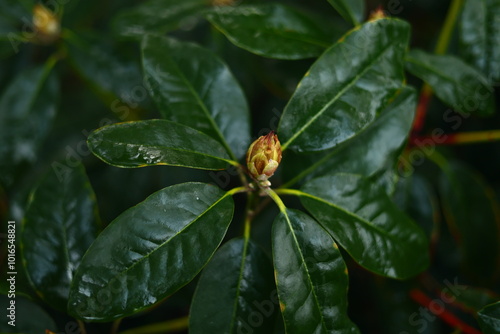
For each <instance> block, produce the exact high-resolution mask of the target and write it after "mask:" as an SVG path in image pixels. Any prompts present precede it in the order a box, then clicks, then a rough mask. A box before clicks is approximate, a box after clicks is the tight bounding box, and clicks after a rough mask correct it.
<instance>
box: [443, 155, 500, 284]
mask: <svg viewBox="0 0 500 334" xmlns="http://www.w3.org/2000/svg"><path fill="white" fill-rule="evenodd" d="M440 167H441V169H442V171H443V174H442V176H441V178H440V182H439V189H440V195H441V200H442V203H443V211H444V216H445V219H446V222H447V223H448V226H449V228H450V231H451V233H452V234H453V235H454V237H455V239H456V240H457V242H458V245H459V246H460V249H461V257H462V259H461V260H462V265H463V269H465V270H466V271H467V273H468V274H469V276H470V277H473V278H474V279H476V280H478V281H479V282H482V283H484V282H493V281H494V280H495V277H498V275H499V274H500V272H499V267H498V263H500V244H499V243H498V235H499V233H500V217H499V216H498V214H497V212H498V211H497V210H498V203H497V202H496V200H495V195H494V193H493V191H492V190H491V189H490V188H489V186H488V185H487V184H486V183H485V182H484V181H483V180H482V179H481V178H479V177H478V176H477V175H476V174H475V173H474V172H473V171H472V170H471V169H469V168H468V167H466V166H465V165H463V164H461V163H459V162H454V161H451V162H449V161H445V160H443V161H442V162H441V164H440Z"/></svg>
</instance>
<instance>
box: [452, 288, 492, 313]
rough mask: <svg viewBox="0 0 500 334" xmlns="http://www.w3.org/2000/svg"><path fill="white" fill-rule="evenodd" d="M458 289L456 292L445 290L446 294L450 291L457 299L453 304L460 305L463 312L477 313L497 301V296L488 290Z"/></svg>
mask: <svg viewBox="0 0 500 334" xmlns="http://www.w3.org/2000/svg"><path fill="white" fill-rule="evenodd" d="M458 287H459V288H460V289H457V290H458V291H453V289H447V291H446V292H448V291H450V292H451V293H452V294H453V296H454V297H456V298H457V300H456V301H455V303H456V304H460V306H461V307H462V308H464V309H465V310H472V311H474V312H478V311H480V310H481V309H482V308H484V307H485V306H487V305H489V304H492V303H494V302H496V301H497V300H498V296H497V295H495V293H494V292H492V291H490V290H486V289H482V288H475V287H472V286H464V285H462V286H458Z"/></svg>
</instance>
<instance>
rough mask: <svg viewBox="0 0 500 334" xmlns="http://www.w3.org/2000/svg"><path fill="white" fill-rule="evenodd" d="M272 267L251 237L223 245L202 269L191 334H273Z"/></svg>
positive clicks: (275, 304)
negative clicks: (251, 333)
mask: <svg viewBox="0 0 500 334" xmlns="http://www.w3.org/2000/svg"><path fill="white" fill-rule="evenodd" d="M272 282H273V270H272V266H271V262H270V261H269V259H268V257H267V255H266V254H265V253H264V252H263V251H262V250H261V249H260V248H259V246H257V245H256V244H254V243H253V242H252V241H250V240H245V239H233V240H231V241H229V242H227V243H226V244H224V245H223V246H222V247H221V248H220V249H219V250H218V251H217V253H216V254H215V255H214V257H213V259H212V260H211V261H210V263H209V264H208V265H207V267H206V268H205V269H204V270H203V273H202V275H201V277H200V281H199V282H198V287H197V288H196V293H195V295H194V298H193V304H192V305H191V312H190V317H189V323H190V326H189V331H190V333H193V334H197V333H199V334H212V333H213V334H220V333H228V334H237V333H250V332H252V331H255V332H259V333H272V332H273V330H272V329H273V326H274V321H273V320H274V315H275V314H278V313H279V304H278V296H277V294H276V290H275V288H274V284H272Z"/></svg>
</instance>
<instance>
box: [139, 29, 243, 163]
mask: <svg viewBox="0 0 500 334" xmlns="http://www.w3.org/2000/svg"><path fill="white" fill-rule="evenodd" d="M142 56H143V67H144V75H145V77H146V80H147V81H148V82H149V85H150V87H151V89H152V97H153V99H154V100H155V102H156V103H157V105H158V107H159V109H160V111H161V112H162V114H163V116H164V117H165V118H166V119H168V120H171V121H174V122H178V123H181V124H185V125H187V126H190V127H192V128H195V129H197V130H199V131H201V132H204V133H206V134H208V135H209V136H211V137H213V138H215V139H217V140H218V141H220V142H221V143H222V144H223V145H224V146H225V147H226V149H227V150H228V152H229V153H230V156H231V158H233V159H235V158H236V157H241V156H243V154H245V152H246V150H247V148H248V145H249V144H250V123H249V114H248V106H247V102H246V99H245V96H244V94H243V91H242V90H241V88H240V86H239V85H238V83H237V81H236V79H235V78H234V77H233V76H232V74H231V72H230V71H229V69H228V67H227V66H226V65H225V64H224V63H223V62H222V61H221V60H220V59H219V58H218V57H217V56H216V55H215V54H213V53H212V52H211V51H209V50H207V49H204V48H202V47H200V46H197V45H195V44H192V43H184V42H178V41H176V40H173V39H170V38H167V37H157V36H146V37H145V38H144V40H143V43H142ZM231 151H232V152H234V156H233V154H231Z"/></svg>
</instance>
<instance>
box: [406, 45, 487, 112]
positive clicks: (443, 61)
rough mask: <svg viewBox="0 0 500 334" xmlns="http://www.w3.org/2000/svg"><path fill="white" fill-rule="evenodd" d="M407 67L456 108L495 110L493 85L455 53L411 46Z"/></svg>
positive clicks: (443, 99) (471, 110) (483, 110)
mask: <svg viewBox="0 0 500 334" xmlns="http://www.w3.org/2000/svg"><path fill="white" fill-rule="evenodd" d="M406 68H407V69H408V71H410V72H411V73H412V74H413V75H415V76H417V77H419V78H420V79H422V80H423V81H425V82H426V83H427V84H429V86H431V87H432V89H433V91H434V93H435V94H436V96H437V97H438V98H439V99H441V100H442V101H443V102H444V103H446V104H448V105H449V106H451V107H453V108H454V109H455V110H456V111H459V112H461V113H465V114H470V113H472V112H477V113H479V114H480V115H490V114H493V113H494V111H495V103H494V99H493V88H492V87H491V85H490V84H489V82H488V79H487V78H486V77H485V76H484V75H483V74H482V73H481V72H479V71H478V70H476V69H475V68H473V67H471V66H470V65H468V64H466V63H465V62H463V61H462V60H461V59H459V58H457V57H455V56H448V55H433V54H429V53H426V52H424V51H422V50H412V51H410V52H409V53H408V55H407V58H406Z"/></svg>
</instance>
